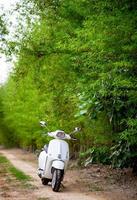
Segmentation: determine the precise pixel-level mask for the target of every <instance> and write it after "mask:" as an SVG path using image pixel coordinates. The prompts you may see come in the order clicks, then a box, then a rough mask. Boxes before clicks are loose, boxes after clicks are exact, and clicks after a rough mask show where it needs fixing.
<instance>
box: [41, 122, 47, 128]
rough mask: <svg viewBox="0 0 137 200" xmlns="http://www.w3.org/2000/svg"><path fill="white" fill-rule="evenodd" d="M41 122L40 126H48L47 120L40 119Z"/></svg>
mask: <svg viewBox="0 0 137 200" xmlns="http://www.w3.org/2000/svg"><path fill="white" fill-rule="evenodd" d="M39 123H40V126H41V127H45V126H47V123H46V122H45V121H40V122H39Z"/></svg>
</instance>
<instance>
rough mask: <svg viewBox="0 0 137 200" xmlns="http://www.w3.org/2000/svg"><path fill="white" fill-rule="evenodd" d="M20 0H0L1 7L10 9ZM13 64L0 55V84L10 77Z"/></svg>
mask: <svg viewBox="0 0 137 200" xmlns="http://www.w3.org/2000/svg"><path fill="white" fill-rule="evenodd" d="M17 1H18V0H0V7H3V9H4V10H5V11H6V10H10V9H11V8H12V7H14V5H15V4H16V2H17ZM11 68H12V64H11V63H8V62H6V58H5V56H4V55H0V84H3V83H5V81H6V80H7V78H8V74H9V72H10V71H11Z"/></svg>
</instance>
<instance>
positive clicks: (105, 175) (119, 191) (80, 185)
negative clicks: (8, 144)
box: [0, 149, 137, 200]
mask: <svg viewBox="0 0 137 200" xmlns="http://www.w3.org/2000/svg"><path fill="white" fill-rule="evenodd" d="M0 153H2V154H3V155H4V156H6V157H7V158H8V159H9V160H10V162H11V163H12V164H13V165H14V166H15V167H16V168H18V169H20V170H22V171H23V172H24V173H25V174H27V175H30V176H31V177H32V178H33V182H32V185H34V186H35V187H34V190H33V194H32V195H33V196H34V198H33V200H137V190H136V188H137V177H134V176H133V174H132V173H131V170H130V169H129V170H128V169H127V170H126V169H125V170H118V169H111V168H110V167H109V166H108V167H107V166H99V165H97V166H96V165H92V166H91V167H89V168H86V169H82V170H79V169H73V167H72V169H71V170H68V171H67V173H66V175H65V178H64V181H63V185H64V186H65V188H63V189H62V191H61V192H59V193H55V192H53V191H52V189H51V186H44V185H42V184H41V181H40V178H39V177H38V176H37V157H36V156H35V155H34V154H31V153H28V152H27V151H23V150H20V149H12V150H5V149H0ZM27 195H28V194H27V193H26V194H25V196H24V198H23V200H29V199H28V197H27ZM0 200H1V199H0ZM10 200H13V199H10ZM15 200H20V199H15Z"/></svg>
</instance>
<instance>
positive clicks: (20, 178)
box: [0, 154, 35, 199]
mask: <svg viewBox="0 0 137 200" xmlns="http://www.w3.org/2000/svg"><path fill="white" fill-rule="evenodd" d="M30 181H31V177H30V176H28V175H26V174H24V173H23V172H22V171H20V170H18V169H16V168H15V167H14V166H13V165H12V164H11V163H10V161H9V160H8V159H7V158H6V157H5V156H3V155H2V154H0V186H1V187H0V197H1V199H6V198H7V199H28V197H29V199H31V198H32V197H34V196H33V192H32V191H33V190H34V189H35V188H34V187H33V186H32V185H31V183H30ZM25 196H26V197H25ZM33 199H34V198H33Z"/></svg>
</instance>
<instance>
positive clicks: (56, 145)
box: [39, 139, 69, 179]
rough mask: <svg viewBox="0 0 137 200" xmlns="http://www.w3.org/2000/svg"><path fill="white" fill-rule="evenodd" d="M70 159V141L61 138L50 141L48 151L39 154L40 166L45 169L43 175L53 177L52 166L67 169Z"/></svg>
mask: <svg viewBox="0 0 137 200" xmlns="http://www.w3.org/2000/svg"><path fill="white" fill-rule="evenodd" d="M68 161H69V146H68V143H67V142H66V141H64V140H61V139H53V140H51V141H50V142H49V146H48V153H46V152H45V153H44V152H43V151H42V152H41V153H40V156H39V168H42V169H43V177H45V178H48V179H52V173H51V171H52V168H53V167H54V168H56V169H61V170H64V172H65V171H66V168H67V164H68Z"/></svg>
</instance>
